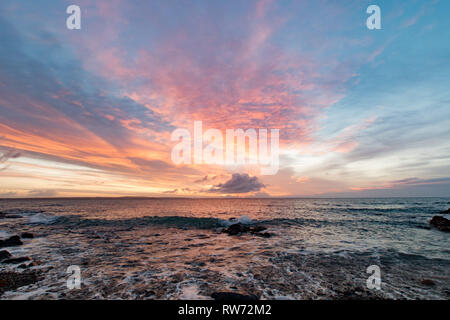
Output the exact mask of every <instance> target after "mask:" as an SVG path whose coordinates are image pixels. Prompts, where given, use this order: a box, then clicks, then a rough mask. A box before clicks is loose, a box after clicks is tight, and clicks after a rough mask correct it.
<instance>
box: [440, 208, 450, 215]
mask: <svg viewBox="0 0 450 320" xmlns="http://www.w3.org/2000/svg"><path fill="white" fill-rule="evenodd" d="M441 213H442V214H448V213H450V208H448V209H447V210H444V211H441Z"/></svg>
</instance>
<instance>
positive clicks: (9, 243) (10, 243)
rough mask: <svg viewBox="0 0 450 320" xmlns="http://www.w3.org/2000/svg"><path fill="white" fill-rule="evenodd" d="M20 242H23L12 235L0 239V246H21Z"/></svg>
mask: <svg viewBox="0 0 450 320" xmlns="http://www.w3.org/2000/svg"><path fill="white" fill-rule="evenodd" d="M22 244H23V242H22V241H20V237H19V236H12V237H10V238H8V239H6V240H0V248H3V247H14V246H21V245H22Z"/></svg>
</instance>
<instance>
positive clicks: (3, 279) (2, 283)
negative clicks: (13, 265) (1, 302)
mask: <svg viewBox="0 0 450 320" xmlns="http://www.w3.org/2000/svg"><path fill="white" fill-rule="evenodd" d="M39 278H40V277H39V275H38V273H37V272H35V271H33V272H29V271H28V272H22V273H18V272H0V296H1V295H2V294H3V292H5V291H9V290H14V289H17V288H19V287H23V286H27V285H29V284H32V283H35V282H37V281H38V280H39Z"/></svg>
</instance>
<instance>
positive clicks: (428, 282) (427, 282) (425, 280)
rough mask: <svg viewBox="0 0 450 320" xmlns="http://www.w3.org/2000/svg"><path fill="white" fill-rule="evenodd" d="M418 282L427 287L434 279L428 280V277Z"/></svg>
mask: <svg viewBox="0 0 450 320" xmlns="http://www.w3.org/2000/svg"><path fill="white" fill-rule="evenodd" d="M420 283H421V284H423V285H424V286H429V287H432V286H434V285H435V283H434V281H433V280H430V279H423V280H422V281H421V282H420Z"/></svg>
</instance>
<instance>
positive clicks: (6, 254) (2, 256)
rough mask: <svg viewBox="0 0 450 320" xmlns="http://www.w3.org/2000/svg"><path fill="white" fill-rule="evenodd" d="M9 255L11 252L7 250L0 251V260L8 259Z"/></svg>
mask: <svg viewBox="0 0 450 320" xmlns="http://www.w3.org/2000/svg"><path fill="white" fill-rule="evenodd" d="M10 257H11V253H9V252H8V251H6V250H2V251H0V261H3V260H6V259H9V258H10Z"/></svg>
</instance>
